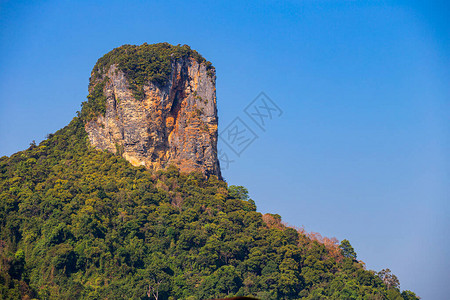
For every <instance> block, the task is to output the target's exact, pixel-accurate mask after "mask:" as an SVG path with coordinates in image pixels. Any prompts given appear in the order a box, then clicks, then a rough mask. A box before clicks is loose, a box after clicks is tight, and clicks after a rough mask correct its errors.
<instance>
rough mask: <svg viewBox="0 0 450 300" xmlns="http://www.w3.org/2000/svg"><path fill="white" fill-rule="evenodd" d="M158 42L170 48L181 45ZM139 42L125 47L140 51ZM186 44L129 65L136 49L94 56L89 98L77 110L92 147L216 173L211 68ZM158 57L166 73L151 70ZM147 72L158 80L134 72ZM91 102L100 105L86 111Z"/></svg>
mask: <svg viewBox="0 0 450 300" xmlns="http://www.w3.org/2000/svg"><path fill="white" fill-rule="evenodd" d="M144 45H145V46H147V47H150V46H152V45H146V44H144ZM144 45H143V46H144ZM157 45H161V44H157ZM162 45H164V46H165V47H167V49H169V50H173V48H176V47H180V46H171V45H168V44H162ZM143 46H128V47H134V48H131V49H132V50H133V49H138V50H142V49H141V48H139V47H143ZM184 47H187V46H184ZM151 49H152V48H150V50H149V51H153V50H151ZM179 49H181V48H179ZM185 49H186V48H185ZM187 49H189V51H187V54H186V53H184V52H183V54H182V55H174V54H173V53H172V54H171V53H170V52H168V53H165V55H166V56H165V58H164V57H162V58H161V57H160V56H158V55H155V54H154V53H151V54H152V55H147V54H146V55H144V56H141V57H140V59H139V60H138V61H139V63H137V64H134V63H133V64H132V65H131V67H130V64H131V63H130V62H132V59H134V58H135V57H133V55H138V54H135V52H133V51H135V50H133V51H130V50H127V49H125V50H124V51H123V53H125V54H123V55H122V57H121V58H122V59H121V60H114V59H110V60H109V62H108V63H103V65H99V62H100V60H99V62H98V63H97V65H96V67H94V70H93V73H92V76H91V80H90V88H89V91H90V96H88V99H89V100H88V101H87V102H85V103H83V109H82V116H83V115H84V116H85V129H86V131H87V133H88V136H89V140H90V142H91V144H92V145H93V146H94V147H96V148H98V149H102V150H108V151H110V152H113V153H116V154H119V155H122V156H123V157H124V158H125V159H126V160H128V161H129V162H130V163H132V164H133V165H135V166H140V165H142V166H145V167H146V168H148V169H153V170H159V169H164V168H165V167H167V166H168V165H170V164H174V165H176V166H178V167H179V168H180V171H182V172H190V171H200V172H202V173H204V174H205V175H208V176H209V175H216V176H218V177H219V178H221V174H220V166H219V161H218V158H217V122H218V117H217V106H216V88H215V71H214V68H212V67H211V66H210V63H208V62H206V61H205V60H204V59H202V58H201V59H199V56H198V54H197V53H196V52H195V51H194V52H192V51H193V50H190V48H187ZM144 50H145V49H144ZM145 51H147V50H145ZM145 51H143V52H142V51H141V52H142V53H144V54H145V53H147V52H145ZM192 53H194V54H196V56H194V55H192ZM158 59H159V61H160V62H161V60H163V59H167V61H166V62H165V63H166V65H164V66H166V67H168V68H166V69H165V70H166V71H165V73H164V70H163V71H158V70H156V72H153V71H155V70H153V69H154V68H156V69H158V67H161V65H159V66H158V64H156V65H155V67H154V68H153V69H152V66H153V65H152V63H153V62H154V61H157V60H158ZM149 66H150V68H148V67H149ZM160 69H162V67H161V68H160ZM150 71H151V72H153V73H158V74H157V75H158V77H157V79H154V77H155V76H153V79H152V78H151V79H150V80H148V81H147V80H143V81H142V80H141V82H140V81H139V78H138V77H137V75H136V74H138V75H142V76H141V78H144V79H145V78H150V77H149V76H147V75H148V74H146V73H145V72H147V73H148V72H150ZM143 72H144V73H143ZM146 76H147V77H146ZM95 101H97V103H94V102H95ZM96 105H97V107H100V109H97V110H96V111H90V112H89V114H88V113H87V112H86V111H87V110H88V109H91V108H90V107H96ZM91 110H92V109H91ZM86 116H89V118H88V117H86Z"/></svg>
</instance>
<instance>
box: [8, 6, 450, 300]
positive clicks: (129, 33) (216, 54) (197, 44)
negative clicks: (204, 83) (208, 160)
mask: <svg viewBox="0 0 450 300" xmlns="http://www.w3.org/2000/svg"><path fill="white" fill-rule="evenodd" d="M91 2H94V1H1V0H0V141H1V142H0V155H11V154H12V153H14V152H16V151H19V150H22V149H25V148H27V147H28V144H29V143H30V142H31V141H32V140H36V141H38V142H39V141H41V140H42V139H43V138H44V137H45V136H46V134H48V133H50V132H54V131H56V130H57V129H59V128H61V127H63V126H64V125H66V124H67V123H68V122H69V121H70V120H71V119H72V117H74V116H75V112H76V111H77V110H79V109H80V103H81V102H82V101H84V99H85V97H86V95H87V84H88V78H89V74H90V71H91V69H92V67H93V65H94V64H95V62H96V60H97V59H98V58H99V57H101V56H102V55H103V54H105V53H106V52H108V51H110V50H111V49H113V48H114V47H117V46H120V45H122V44H142V43H144V42H147V43H156V42H164V41H167V42H169V43H172V44H188V45H190V46H191V47H192V48H194V49H196V50H198V51H199V52H200V53H201V54H203V55H204V56H205V57H206V58H207V59H208V60H210V61H212V62H213V64H214V65H215V67H216V69H217V96H218V108H219V116H220V124H219V128H225V126H227V125H228V124H229V123H230V122H231V121H232V120H233V119H234V118H235V117H237V116H240V117H241V119H242V120H243V121H244V122H246V123H248V125H249V126H255V124H252V123H251V121H249V119H248V118H247V117H246V115H245V113H244V112H243V109H244V108H245V107H246V105H247V104H248V103H249V102H250V101H252V100H253V99H254V98H255V97H256V96H257V95H258V94H259V92H261V91H264V92H265V93H266V94H267V95H268V96H269V97H271V98H272V100H273V101H274V102H276V103H277V104H278V106H279V107H280V108H281V109H282V110H283V111H284V113H283V115H282V116H281V117H279V118H276V119H274V120H272V122H270V124H268V125H267V130H266V131H265V132H263V131H261V130H260V129H259V128H257V127H252V128H253V129H254V130H255V133H256V134H257V135H258V137H259V138H258V139H257V140H256V141H255V142H254V143H253V144H252V145H250V146H249V147H248V148H247V149H246V150H245V151H244V153H243V154H242V155H241V157H234V158H233V159H234V160H235V162H234V163H232V164H231V165H230V168H229V169H228V170H224V171H223V173H224V177H225V178H226V180H227V181H228V182H229V183H230V184H236V185H244V186H246V187H247V188H248V189H249V190H250V194H251V197H252V198H253V199H254V200H255V201H256V203H257V205H258V210H259V211H261V212H272V213H278V214H280V215H281V216H282V217H283V220H284V221H286V222H288V223H289V224H292V225H296V226H301V225H304V226H305V228H306V230H308V231H317V232H320V233H322V234H323V235H326V236H330V237H331V236H335V237H337V238H338V239H340V240H342V239H344V238H347V239H349V240H350V241H351V243H352V244H353V246H354V247H355V249H356V251H357V253H358V258H359V259H361V260H363V261H364V262H366V264H367V267H368V268H369V269H374V270H377V271H379V270H381V269H382V268H390V269H391V270H392V271H393V272H394V274H396V275H397V276H398V277H399V278H400V282H401V287H402V289H411V290H413V291H415V292H416V293H417V294H418V295H419V296H421V297H423V299H445V298H448V295H449V294H450V285H449V284H448V281H449V278H450V277H449V272H448V270H449V269H450V254H449V253H450V251H449V249H450V232H449V231H450V220H449V216H450V204H449V202H450V201H449V200H450V199H449V198H450V197H449V191H450V189H449V187H450V184H449V183H450V182H449V181H450V172H449V171H450V161H449V153H450V151H449V150H450V149H449V146H450V139H449V136H450V126H449V124H450V122H449V116H450V114H449V113H450V105H449V103H450V101H449V100H450V99H449V95H450V84H449V83H450V80H449V79H450V73H449V71H450V68H449V67H450V43H449V42H450V34H449V32H450V30H449V20H450V14H449V6H448V5H447V4H445V2H444V1H442V2H436V1H423V2H414V1H397V2H395V1H284V2H282V3H281V2H275V1H251V2H243V1H220V2H219V1H210V2H208V1H197V0H194V1H170V0H169V1H159V2H156V1H132V3H129V2H131V1H127V2H126V1H114V0H109V1H95V2H96V4H92V3H91ZM221 146H223V147H224V149H225V148H226V147H225V146H224V145H221ZM224 151H227V150H224ZM231 154H232V153H230V156H231Z"/></svg>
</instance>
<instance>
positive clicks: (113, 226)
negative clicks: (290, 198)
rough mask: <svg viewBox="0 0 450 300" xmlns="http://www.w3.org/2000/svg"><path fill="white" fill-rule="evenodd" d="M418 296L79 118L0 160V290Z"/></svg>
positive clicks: (10, 293) (24, 295)
mask: <svg viewBox="0 0 450 300" xmlns="http://www.w3.org/2000/svg"><path fill="white" fill-rule="evenodd" d="M233 295H247V296H255V297H257V298H260V299H418V298H417V297H416V296H415V295H414V293H412V292H410V291H403V292H400V290H399V282H398V279H397V278H396V277H395V275H393V274H391V273H390V271H389V270H383V271H381V272H379V273H375V272H373V271H369V270H366V269H365V268H364V264H362V263H360V262H358V261H357V259H356V253H355V251H354V249H353V248H352V246H351V245H350V243H349V242H348V241H347V240H344V241H342V242H341V243H340V244H337V241H336V240H334V239H326V238H321V237H320V236H318V235H315V234H307V233H305V232H304V231H303V230H300V229H295V228H291V227H289V226H286V225H285V224H283V222H281V218H280V216H278V215H271V214H266V215H262V214H261V213H258V212H257V211H256V206H255V202H254V201H253V200H251V199H249V196H248V192H247V190H246V189H245V188H243V187H237V186H228V185H227V183H226V182H224V181H220V180H218V179H217V178H216V177H214V176H212V177H210V178H205V177H204V176H203V175H202V174H199V173H190V174H180V173H179V171H178V169H177V168H176V167H174V166H172V167H169V168H168V169H167V170H165V171H158V172H154V173H152V172H150V171H148V170H145V169H144V168H137V167H133V166H132V165H131V164H130V163H128V162H127V161H125V160H124V159H122V158H121V157H119V156H115V155H113V154H111V153H108V152H102V151H98V150H95V149H93V148H91V147H90V146H89V143H88V140H87V134H86V132H85V130H84V123H83V121H82V120H81V119H80V118H78V117H76V118H74V119H73V120H72V122H71V123H70V124H69V125H68V126H66V127H65V128H63V129H61V130H59V131H58V132H56V133H55V134H51V135H49V137H48V138H47V139H46V140H44V141H43V142H41V143H40V144H39V145H35V144H34V143H33V144H31V145H30V147H29V148H28V149H27V150H25V151H22V152H18V153H16V154H14V155H12V156H11V157H2V158H1V159H0V298H2V299H32V298H38V299H76V298H86V299H118V298H120V299H210V298H219V297H229V296H233Z"/></svg>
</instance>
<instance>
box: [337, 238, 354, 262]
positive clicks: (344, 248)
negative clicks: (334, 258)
mask: <svg viewBox="0 0 450 300" xmlns="http://www.w3.org/2000/svg"><path fill="white" fill-rule="evenodd" d="M339 248H340V249H341V253H342V255H343V256H344V257H346V258H351V259H356V252H355V250H354V249H353V247H352V245H351V244H350V242H349V241H348V240H342V242H341V244H340V245H339Z"/></svg>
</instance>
